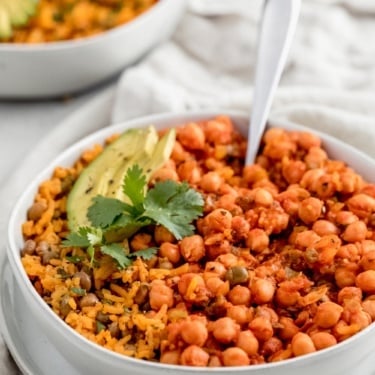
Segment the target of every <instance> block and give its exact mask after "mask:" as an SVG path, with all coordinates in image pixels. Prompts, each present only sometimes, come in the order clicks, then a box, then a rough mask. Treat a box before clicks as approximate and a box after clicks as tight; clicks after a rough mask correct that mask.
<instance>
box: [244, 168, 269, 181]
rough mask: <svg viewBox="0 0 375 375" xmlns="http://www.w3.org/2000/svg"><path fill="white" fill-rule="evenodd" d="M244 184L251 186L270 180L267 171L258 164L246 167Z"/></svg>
mask: <svg viewBox="0 0 375 375" xmlns="http://www.w3.org/2000/svg"><path fill="white" fill-rule="evenodd" d="M242 173H243V179H244V182H246V183H247V184H248V185H249V186H250V185H253V184H254V183H255V182H258V181H261V180H264V179H267V178H268V173H267V171H266V170H265V169H264V168H263V167H261V166H260V165H258V164H253V165H246V166H245V167H244V169H243V171H242Z"/></svg>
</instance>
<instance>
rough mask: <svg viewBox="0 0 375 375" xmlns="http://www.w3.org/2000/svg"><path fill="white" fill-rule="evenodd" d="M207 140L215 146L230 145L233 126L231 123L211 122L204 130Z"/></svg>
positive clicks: (219, 120)
mask: <svg viewBox="0 0 375 375" xmlns="http://www.w3.org/2000/svg"><path fill="white" fill-rule="evenodd" d="M204 132H205V135H206V138H207V140H208V141H209V142H212V143H214V144H228V143H229V142H230V141H231V140H232V133H233V125H232V123H231V122H230V121H225V122H224V121H221V119H220V118H218V120H210V121H208V122H207V124H206V127H205V129H204Z"/></svg>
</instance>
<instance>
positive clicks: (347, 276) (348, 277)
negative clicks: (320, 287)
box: [335, 266, 356, 288]
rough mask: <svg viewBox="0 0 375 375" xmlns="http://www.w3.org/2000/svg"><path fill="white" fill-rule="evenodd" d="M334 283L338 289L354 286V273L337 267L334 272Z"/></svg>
mask: <svg viewBox="0 0 375 375" xmlns="http://www.w3.org/2000/svg"><path fill="white" fill-rule="evenodd" d="M335 281H336V284H337V286H338V287H339V288H344V287H347V286H352V285H355V283H356V273H355V272H354V271H353V270H351V269H348V268H346V267H344V266H343V267H337V268H336V271H335Z"/></svg>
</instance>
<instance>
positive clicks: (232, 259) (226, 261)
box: [217, 253, 238, 268]
mask: <svg viewBox="0 0 375 375" xmlns="http://www.w3.org/2000/svg"><path fill="white" fill-rule="evenodd" d="M217 261H218V262H220V263H222V264H223V265H224V266H225V267H227V268H230V267H235V266H236V265H237V263H238V258H237V257H236V256H235V255H234V254H231V253H228V254H222V255H220V256H218V257H217Z"/></svg>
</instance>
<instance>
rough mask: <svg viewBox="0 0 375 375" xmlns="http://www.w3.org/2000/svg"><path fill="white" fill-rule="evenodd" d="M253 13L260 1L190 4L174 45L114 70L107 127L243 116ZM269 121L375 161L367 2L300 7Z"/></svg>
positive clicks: (372, 11)
mask: <svg viewBox="0 0 375 375" xmlns="http://www.w3.org/2000/svg"><path fill="white" fill-rule="evenodd" d="M261 10H262V1H261V0H259V1H258V0H251V1H249V0H232V1H228V0H191V1H190V2H189V6H188V12H187V14H186V16H185V18H184V19H183V21H182V23H181V24H180V27H179V29H178V30H177V32H176V34H175V36H174V38H173V39H172V40H171V41H170V42H168V43H166V44H164V45H162V46H160V47H159V48H158V49H156V50H154V52H153V53H152V54H150V55H149V56H148V57H147V58H146V59H145V60H144V61H143V62H141V63H140V64H138V65H137V66H135V67H133V68H131V69H128V70H126V71H125V72H124V73H123V75H122V77H121V79H120V81H119V84H118V87H117V93H116V100H115V103H114V108H113V121H114V122H119V121H123V120H126V119H129V118H133V117H138V116H142V115H145V114H150V113H156V112H164V111H176V112H177V111H184V110H193V109H201V108H220V109H221V108H223V109H240V110H245V111H249V110H250V108H251V101H252V83H253V78H254V66H255V60H256V43H257V28H258V24H259V21H260V17H261ZM275 27H277V25H275ZM270 48H272V46H270ZM271 117H272V118H274V119H288V120H291V121H293V122H297V123H300V124H302V125H305V126H309V127H311V128H314V129H317V130H320V131H324V132H327V133H330V134H331V135H334V136H336V137H338V138H340V139H342V140H344V141H346V142H348V143H351V144H352V145H354V146H356V147H358V148H360V149H362V150H363V151H365V152H367V153H368V154H370V155H371V156H372V157H375V147H374V146H375V2H374V1H371V0H367V1H365V0H346V1H344V0H342V1H339V0H336V1H335V0H331V1H329V0H321V1H318V0H305V1H303V2H302V8H301V14H300V19H299V24H298V27H297V30H296V34H295V37H294V40H293V44H292V48H291V51H290V54H289V58H288V61H287V64H286V67H285V70H284V72H283V75H282V79H281V83H280V86H279V88H278V91H277V95H276V98H275V100H274V102H273V105H272V110H271Z"/></svg>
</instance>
